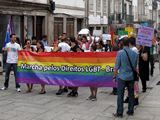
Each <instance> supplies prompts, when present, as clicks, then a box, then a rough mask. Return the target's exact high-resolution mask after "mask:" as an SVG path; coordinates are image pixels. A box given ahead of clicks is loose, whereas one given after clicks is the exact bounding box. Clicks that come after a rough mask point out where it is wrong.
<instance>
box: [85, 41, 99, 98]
mask: <svg viewBox="0 0 160 120" xmlns="http://www.w3.org/2000/svg"><path fill="white" fill-rule="evenodd" d="M96 49H97V46H96V44H95V43H93V44H92V45H91V52H94V53H96ZM90 91H91V95H90V96H89V97H87V98H86V100H92V101H96V100H97V91H98V87H90Z"/></svg>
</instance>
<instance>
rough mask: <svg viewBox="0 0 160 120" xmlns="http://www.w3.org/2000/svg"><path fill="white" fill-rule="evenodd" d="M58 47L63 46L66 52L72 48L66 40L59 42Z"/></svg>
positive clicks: (62, 50)
mask: <svg viewBox="0 0 160 120" xmlns="http://www.w3.org/2000/svg"><path fill="white" fill-rule="evenodd" d="M58 47H61V52H65V51H68V52H69V51H70V49H71V47H70V46H69V45H68V44H67V43H65V42H62V43H59V44H58Z"/></svg>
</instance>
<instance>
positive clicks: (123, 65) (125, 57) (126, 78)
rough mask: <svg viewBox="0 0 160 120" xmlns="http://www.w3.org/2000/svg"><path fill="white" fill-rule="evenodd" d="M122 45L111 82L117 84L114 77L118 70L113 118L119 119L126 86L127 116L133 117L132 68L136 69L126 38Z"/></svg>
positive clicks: (135, 58) (135, 61) (133, 54)
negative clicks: (127, 93) (115, 109)
mask: <svg viewBox="0 0 160 120" xmlns="http://www.w3.org/2000/svg"><path fill="white" fill-rule="evenodd" d="M123 45H124V49H122V50H120V51H118V53H117V57H116V63H115V69H114V77H113V82H114V83H115V84H117V83H116V75H117V73H118V70H119V71H120V72H119V75H118V99H117V112H116V113H113V116H114V117H120V118H121V117H123V110H124V109H123V98H124V90H125V87H126V86H127V87H128V90H129V98H130V99H129V106H128V111H127V114H128V115H133V113H134V74H133V70H132V67H133V69H134V70H136V67H137V54H136V53H135V52H134V51H132V50H131V49H130V48H129V39H128V38H127V37H125V38H124V39H123ZM130 61H131V62H130ZM130 63H131V64H130ZM131 65H132V67H131Z"/></svg>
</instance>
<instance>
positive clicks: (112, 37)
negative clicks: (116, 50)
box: [110, 26, 115, 46]
mask: <svg viewBox="0 0 160 120" xmlns="http://www.w3.org/2000/svg"><path fill="white" fill-rule="evenodd" d="M110 35H111V45H112V46H115V43H114V40H115V35H114V32H113V28H112V26H111V33H110Z"/></svg>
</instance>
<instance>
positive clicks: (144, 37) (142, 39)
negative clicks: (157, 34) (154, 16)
mask: <svg viewBox="0 0 160 120" xmlns="http://www.w3.org/2000/svg"><path fill="white" fill-rule="evenodd" d="M153 34H154V28H151V27H145V26H140V27H139V29H138V36H137V42H136V44H138V45H144V46H148V47H151V46H152V40H153Z"/></svg>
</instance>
